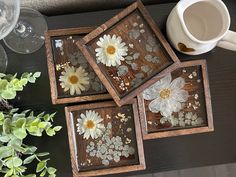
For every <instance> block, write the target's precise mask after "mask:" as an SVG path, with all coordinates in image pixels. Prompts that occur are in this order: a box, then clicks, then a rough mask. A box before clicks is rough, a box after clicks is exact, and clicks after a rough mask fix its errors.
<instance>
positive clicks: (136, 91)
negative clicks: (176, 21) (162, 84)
mask: <svg viewBox="0 0 236 177" xmlns="http://www.w3.org/2000/svg"><path fill="white" fill-rule="evenodd" d="M135 10H139V11H140V13H141V14H142V16H143V18H144V19H145V20H146V22H147V24H148V25H149V26H150V28H151V29H152V30H153V32H154V33H155V35H156V37H157V38H158V39H159V40H160V42H161V43H162V45H163V48H164V49H165V50H166V52H167V54H168V55H169V56H170V58H171V59H172V60H173V62H174V63H173V64H172V65H171V66H169V67H167V68H166V69H164V70H163V71H161V72H160V73H159V74H157V75H158V76H160V75H162V74H164V73H167V72H169V70H172V68H174V67H175V65H178V64H179V62H180V61H179V59H178V57H177V56H176V55H175V53H174V51H173V50H172V49H171V47H170V45H169V44H168V42H167V41H166V39H165V37H164V36H163V35H162V33H161V31H160V30H159V28H158V27H157V26H156V23H155V22H154V20H153V19H152V17H151V16H150V14H149V12H148V11H147V10H146V8H145V7H144V5H143V4H142V2H141V0H138V1H137V2H135V3H133V4H131V5H130V6H128V7H127V8H126V9H124V10H123V11H122V12H120V13H119V14H117V15H116V16H114V17H113V18H111V19H110V20H108V21H107V22H106V23H104V24H103V25H101V26H99V27H98V28H96V29H95V30H94V31H92V32H91V33H89V34H88V35H86V36H85V37H84V38H83V39H82V40H81V41H78V42H77V45H78V47H79V48H80V50H81V51H82V52H83V53H84V56H85V58H86V59H87V60H88V62H89V63H90V65H91V66H92V67H93V69H94V71H95V72H96V74H97V75H98V77H99V78H100V80H101V81H102V82H103V84H104V86H105V87H106V89H107V90H108V92H109V93H110V95H111V96H112V97H113V99H114V101H115V102H116V103H117V105H118V106H122V105H124V104H126V102H127V101H129V100H131V99H132V98H134V97H136V96H137V95H138V94H139V93H140V92H142V91H143V90H144V89H145V88H147V87H148V86H150V85H152V84H153V83H154V81H153V80H155V79H154V78H155V77H156V76H157V75H156V76H154V78H151V79H149V80H148V81H147V82H145V83H143V84H142V85H140V86H139V87H137V88H135V89H134V90H133V91H131V92H130V93H129V94H127V95H126V96H124V97H123V98H120V97H119V96H118V94H117V93H116V91H115V90H114V89H113V86H112V84H111V83H110V82H109V81H108V79H107V78H106V77H105V75H104V74H103V73H102V71H101V70H100V68H99V66H98V65H97V63H96V62H95V60H94V59H93V56H92V55H91V54H90V52H89V50H88V47H87V44H88V43H89V42H90V41H92V40H93V39H94V38H96V37H98V36H99V35H100V34H102V33H103V32H104V31H106V30H107V29H109V28H110V27H112V26H113V25H115V24H116V23H117V22H119V21H120V20H122V19H123V18H125V17H126V16H128V15H129V14H131V13H132V12H133V11H135Z"/></svg>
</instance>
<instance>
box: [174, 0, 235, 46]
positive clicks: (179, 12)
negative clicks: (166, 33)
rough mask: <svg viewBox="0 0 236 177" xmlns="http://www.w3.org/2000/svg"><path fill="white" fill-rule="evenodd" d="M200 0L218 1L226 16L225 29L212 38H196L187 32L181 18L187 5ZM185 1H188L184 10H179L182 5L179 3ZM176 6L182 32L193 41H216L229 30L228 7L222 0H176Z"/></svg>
mask: <svg viewBox="0 0 236 177" xmlns="http://www.w3.org/2000/svg"><path fill="white" fill-rule="evenodd" d="M201 1H205V2H212V1H214V2H213V3H219V4H220V5H221V6H222V8H223V10H224V11H225V13H226V16H227V27H226V28H225V31H224V32H222V34H221V35H220V36H217V37H214V38H212V39H210V40H199V39H197V38H196V37H194V36H193V35H192V34H191V33H190V32H189V30H188V29H187V26H186V25H185V22H184V19H183V13H184V11H185V10H186V9H187V8H188V7H189V6H191V5H193V4H195V3H197V2H201ZM185 2H186V3H188V6H187V7H185V8H184V10H181V8H182V7H180V5H181V3H185ZM176 8H177V10H176V11H177V14H178V16H179V18H180V23H181V25H182V27H183V30H184V32H185V33H186V34H187V36H188V37H189V38H190V39H191V40H193V41H195V42H198V43H202V44H207V43H213V42H218V41H219V40H221V39H222V38H223V37H224V36H225V34H226V33H227V31H228V30H229V27H230V23H231V18H230V14H229V11H228V8H227V7H226V5H225V4H224V3H223V1H222V0H191V1H189V0H180V1H179V2H178V4H177V5H176ZM181 12H182V13H181Z"/></svg>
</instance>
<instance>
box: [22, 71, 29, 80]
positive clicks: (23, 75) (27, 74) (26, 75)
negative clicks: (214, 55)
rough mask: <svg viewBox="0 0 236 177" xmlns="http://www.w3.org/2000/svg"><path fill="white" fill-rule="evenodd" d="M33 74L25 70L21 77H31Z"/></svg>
mask: <svg viewBox="0 0 236 177" xmlns="http://www.w3.org/2000/svg"><path fill="white" fill-rule="evenodd" d="M31 75H32V73H28V72H25V73H23V74H22V75H21V78H27V79H28V78H29V77H30V76H31Z"/></svg>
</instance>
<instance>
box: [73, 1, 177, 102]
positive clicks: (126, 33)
mask: <svg viewBox="0 0 236 177" xmlns="http://www.w3.org/2000/svg"><path fill="white" fill-rule="evenodd" d="M77 45H78V47H79V48H80V49H81V51H82V52H83V54H84V56H85V57H86V59H87V60H88V62H89V63H90V65H91V66H92V67H93V69H94V70H95V72H96V73H97V75H98V77H99V78H100V79H101V81H103V84H104V86H105V87H106V88H107V90H108V92H109V93H110V95H111V96H112V97H113V99H114V101H115V102H116V103H117V104H118V106H121V105H124V104H125V103H126V102H127V101H128V100H130V99H132V98H134V97H135V96H137V95H138V94H139V93H140V92H141V91H143V90H144V89H145V88H147V87H148V86H150V84H151V83H153V81H152V78H153V77H154V76H157V75H158V74H163V73H165V72H168V70H170V69H171V68H172V67H174V65H175V64H176V63H178V62H179V59H178V58H177V56H176V55H175V54H174V52H173V51H172V49H171V47H170V46H169V44H168V43H167V41H166V40H165V38H164V37H163V35H162V34H161V32H160V30H159V29H158V27H157V26H156V24H155V22H154V21H153V20H152V18H151V16H150V15H149V14H148V12H147V10H146V9H145V7H144V6H143V4H142V3H141V1H137V2H135V3H134V4H132V5H131V6H129V7H128V8H126V9H124V10H123V11H122V12H121V13H119V14H118V15H116V16H115V17H113V18H111V19H110V20H108V21H107V22H106V23H104V24H103V25H101V26H100V27H98V28H97V29H95V30H94V31H92V32H91V33H89V34H88V35H86V36H85V37H84V38H83V39H82V40H80V41H78V42H77ZM167 68H168V69H167Z"/></svg>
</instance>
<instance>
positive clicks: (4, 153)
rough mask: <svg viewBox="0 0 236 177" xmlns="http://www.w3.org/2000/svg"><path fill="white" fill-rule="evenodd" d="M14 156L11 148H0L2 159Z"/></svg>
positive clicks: (0, 157)
mask: <svg viewBox="0 0 236 177" xmlns="http://www.w3.org/2000/svg"><path fill="white" fill-rule="evenodd" d="M12 155H13V149H12V147H11V146H3V147H0V159H3V158H6V157H9V156H12Z"/></svg>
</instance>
